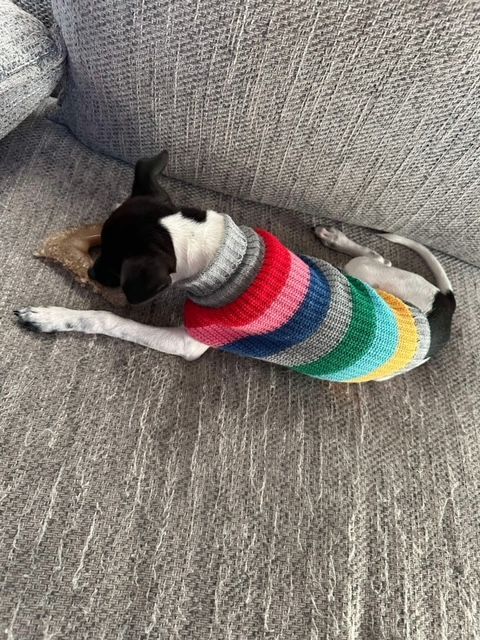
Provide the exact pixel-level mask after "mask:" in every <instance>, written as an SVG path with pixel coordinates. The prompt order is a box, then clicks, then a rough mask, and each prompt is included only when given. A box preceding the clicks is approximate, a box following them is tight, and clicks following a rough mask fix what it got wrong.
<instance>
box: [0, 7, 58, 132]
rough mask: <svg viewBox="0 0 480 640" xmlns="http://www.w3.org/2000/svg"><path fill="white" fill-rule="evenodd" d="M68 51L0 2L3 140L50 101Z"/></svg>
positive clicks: (39, 26) (0, 121)
mask: <svg viewBox="0 0 480 640" xmlns="http://www.w3.org/2000/svg"><path fill="white" fill-rule="evenodd" d="M64 61H65V51H64V48H63V45H62V44H61V42H60V38H57V37H56V31H55V29H54V30H52V31H51V32H49V31H48V29H47V28H46V27H45V26H44V25H43V24H42V23H41V22H40V21H39V20H37V18H35V17H34V16H32V15H30V14H29V13H27V12H25V11H23V10H22V9H20V8H19V7H17V5H15V4H14V3H13V2H11V0H0V138H2V137H4V136H5V135H6V134H7V133H9V131H11V130H12V129H14V128H15V127H16V126H17V125H18V124H19V123H20V122H21V121H22V120H24V118H26V117H27V116H28V115H30V113H32V112H33V111H34V110H35V109H36V108H37V107H38V105H39V104H40V103H41V102H42V101H43V100H44V99H45V98H47V97H48V96H49V95H50V94H51V93H52V91H53V90H54V88H55V86H56V85H57V83H58V81H59V80H60V78H61V77H62V74H63V69H64Z"/></svg>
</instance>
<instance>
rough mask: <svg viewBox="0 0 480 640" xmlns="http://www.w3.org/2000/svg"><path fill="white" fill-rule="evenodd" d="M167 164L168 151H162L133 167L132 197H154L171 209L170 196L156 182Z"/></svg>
mask: <svg viewBox="0 0 480 640" xmlns="http://www.w3.org/2000/svg"><path fill="white" fill-rule="evenodd" d="M167 164H168V151H166V150H165V151H162V152H161V153H159V154H158V155H157V156H154V157H153V158H143V159H142V160H139V161H138V162H137V164H136V165H135V178H134V180H133V186H132V197H135V196H153V195H154V196H155V197H156V198H157V199H158V200H160V201H161V203H162V204H163V205H166V206H168V207H173V203H172V201H171V200H170V196H169V195H168V193H167V192H166V191H165V189H163V187H162V186H161V185H160V182H159V180H158V178H159V176H160V175H161V174H162V172H163V170H164V169H165V167H166V166H167Z"/></svg>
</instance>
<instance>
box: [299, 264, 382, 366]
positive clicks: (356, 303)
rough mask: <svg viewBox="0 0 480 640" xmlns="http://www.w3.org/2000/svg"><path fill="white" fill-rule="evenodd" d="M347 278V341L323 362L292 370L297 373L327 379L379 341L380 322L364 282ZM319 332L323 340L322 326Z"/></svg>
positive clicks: (311, 363)
mask: <svg viewBox="0 0 480 640" xmlns="http://www.w3.org/2000/svg"><path fill="white" fill-rule="evenodd" d="M346 277H347V279H348V281H349V282H350V290H351V292H352V320H351V322H350V326H349V328H348V330H347V332H346V334H345V336H344V337H343V340H341V342H339V344H338V345H337V346H336V347H335V348H334V349H333V350H332V351H330V353H327V354H326V355H325V356H323V357H322V358H320V359H319V360H316V361H315V362H308V363H306V364H301V365H298V366H296V367H292V368H293V369H295V371H299V372H300V373H304V374H306V375H308V376H315V377H321V378H325V377H326V376H328V375H329V374H331V373H334V372H336V371H341V370H342V369H345V368H346V367H350V366H351V365H352V364H354V363H355V362H357V361H358V360H359V359H360V358H361V357H362V356H363V354H364V353H366V351H368V349H369V348H370V345H371V344H372V342H373V340H374V338H375V329H376V323H377V319H376V314H375V305H374V304H373V300H372V297H371V295H370V294H369V293H368V289H367V287H366V286H365V284H364V283H363V282H361V281H360V280H357V279H356V278H353V277H352V276H348V275H347V276H346ZM318 333H319V336H320V338H321V335H322V328H321V327H320V329H319V331H318Z"/></svg>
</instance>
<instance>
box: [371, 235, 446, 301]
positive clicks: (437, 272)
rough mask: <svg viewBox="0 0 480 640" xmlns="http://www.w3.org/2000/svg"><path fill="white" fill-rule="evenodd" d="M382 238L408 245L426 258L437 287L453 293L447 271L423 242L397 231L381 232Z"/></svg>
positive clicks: (443, 291)
mask: <svg viewBox="0 0 480 640" xmlns="http://www.w3.org/2000/svg"><path fill="white" fill-rule="evenodd" d="M380 235H381V236H382V238H385V239H386V240H389V241H390V242H394V243H395V244H401V245H403V246H404V247H408V248H409V249H412V251H415V253H418V255H419V256H420V257H421V258H422V259H423V260H424V262H425V264H426V265H427V267H428V268H429V269H430V271H431V272H432V274H433V277H434V278H435V282H436V284H437V287H438V288H439V289H440V291H441V292H442V293H443V294H444V295H448V294H449V293H452V291H453V289H452V285H451V283H450V280H449V279H448V276H447V274H446V272H445V269H444V268H443V267H442V265H441V264H440V262H439V261H438V260H437V258H436V257H435V256H434V255H433V253H432V252H431V251H430V249H427V247H425V246H424V245H423V244H420V243H419V242H415V240H410V239H409V238H404V237H403V236H397V235H396V234H395V233H382V234H380Z"/></svg>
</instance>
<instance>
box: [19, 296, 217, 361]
mask: <svg viewBox="0 0 480 640" xmlns="http://www.w3.org/2000/svg"><path fill="white" fill-rule="evenodd" d="M15 314H16V315H17V317H18V319H19V320H20V322H21V323H22V324H23V325H25V326H26V327H28V328H29V329H32V330H35V331H40V332H44V333H52V332H55V331H80V332H81V333H101V334H103V335H106V336H111V337H112V338H120V339H121V340H128V341H129V342H135V343H136V344H141V345H143V346H144V347H149V348H150V349H155V350H156V351H161V352H162V353H168V354H171V355H174V356H181V357H182V358H185V360H196V359H197V358H199V357H200V356H201V355H202V354H203V353H205V351H207V349H208V346H207V345H204V344H202V343H201V342H198V341H197V340H195V339H194V338H192V337H191V336H190V335H189V334H188V333H187V332H186V331H185V329H184V328H183V327H150V326H148V325H145V324H141V323H140V322H135V321H134V320H128V319H127V318H121V317H120V316H116V315H115V314H113V313H110V312H109V311H81V310H76V309H64V308H63V307H26V308H25V309H19V310H18V311H15Z"/></svg>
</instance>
